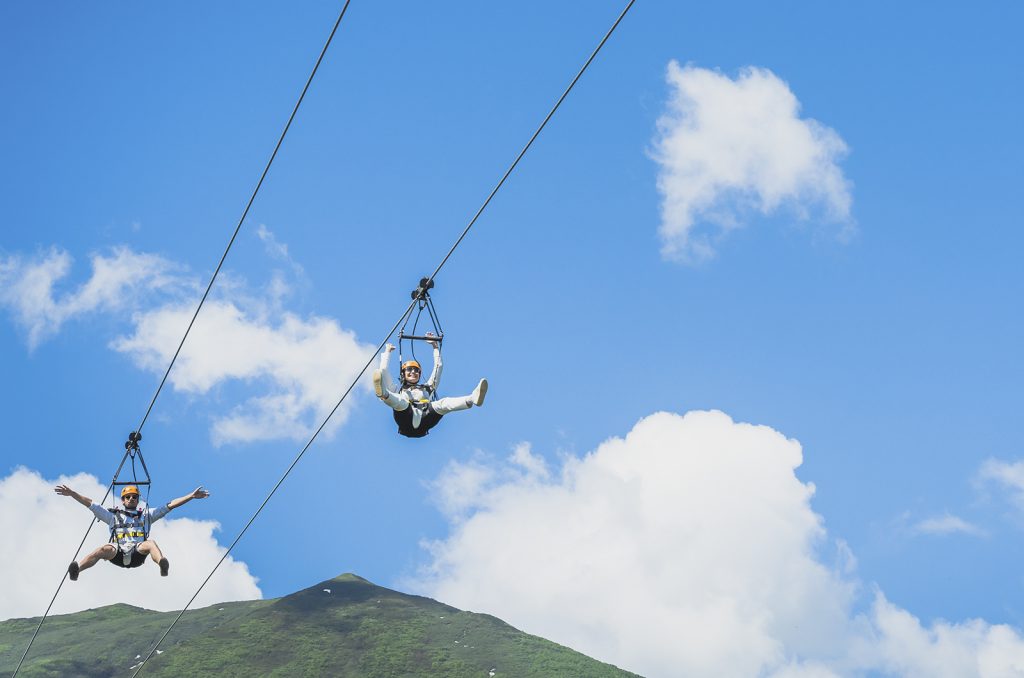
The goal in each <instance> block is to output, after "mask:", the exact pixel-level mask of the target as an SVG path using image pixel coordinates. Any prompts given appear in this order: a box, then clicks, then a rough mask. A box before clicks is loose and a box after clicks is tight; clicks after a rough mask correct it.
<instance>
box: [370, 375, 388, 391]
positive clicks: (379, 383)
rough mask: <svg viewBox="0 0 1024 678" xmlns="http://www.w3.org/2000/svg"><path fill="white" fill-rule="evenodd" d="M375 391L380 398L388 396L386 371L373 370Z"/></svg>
mask: <svg viewBox="0 0 1024 678" xmlns="http://www.w3.org/2000/svg"><path fill="white" fill-rule="evenodd" d="M373 392H374V393H376V394H377V397H378V398H387V397H388V394H387V392H386V391H385V390H384V373H383V372H381V371H380V370H374V371H373Z"/></svg>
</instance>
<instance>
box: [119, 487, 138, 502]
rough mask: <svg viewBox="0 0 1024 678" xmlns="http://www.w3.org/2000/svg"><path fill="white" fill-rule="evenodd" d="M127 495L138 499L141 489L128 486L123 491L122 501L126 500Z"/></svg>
mask: <svg viewBox="0 0 1024 678" xmlns="http://www.w3.org/2000/svg"><path fill="white" fill-rule="evenodd" d="M126 494H134V495H135V496H136V497H137V496H139V488H137V487H135V486H134V485H127V486H125V488H124V489H123V490H121V499H124V496H125V495H126Z"/></svg>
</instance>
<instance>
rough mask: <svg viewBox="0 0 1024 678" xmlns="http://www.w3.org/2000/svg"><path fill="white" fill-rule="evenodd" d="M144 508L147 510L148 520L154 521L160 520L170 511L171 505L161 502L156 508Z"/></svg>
mask: <svg viewBox="0 0 1024 678" xmlns="http://www.w3.org/2000/svg"><path fill="white" fill-rule="evenodd" d="M146 510H147V511H149V522H151V523H155V522H156V521H158V520H160V519H161V518H163V517H164V516H166V515H167V514H168V513H170V512H171V507H170V505H169V504H163V505H162V506H157V507H156V508H151V509H146Z"/></svg>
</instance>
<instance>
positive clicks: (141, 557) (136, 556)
mask: <svg viewBox="0 0 1024 678" xmlns="http://www.w3.org/2000/svg"><path fill="white" fill-rule="evenodd" d="M114 548H116V549H117V555H116V556H114V557H113V558H111V559H110V562H111V563H113V564H114V565H117V566H118V567H128V568H132V567H138V566H139V565H142V564H143V563H144V562H146V555H145V554H144V553H139V547H138V546H133V547H132V550H131V552H130V553H131V561H130V562H129V563H128V564H127V565H125V564H124V551H122V550H121V549H120V547H118V546H115V547H114Z"/></svg>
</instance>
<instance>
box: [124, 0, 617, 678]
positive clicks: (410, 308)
mask: <svg viewBox="0 0 1024 678" xmlns="http://www.w3.org/2000/svg"><path fill="white" fill-rule="evenodd" d="M634 2H636V0H629V2H628V4H627V5H626V7H625V9H623V10H622V12H621V13H620V14H619V17H618V18H617V19H616V20H615V23H613V24H612V27H611V28H609V29H608V32H607V33H606V34H605V36H604V38H602V39H601V42H600V43H598V45H597V47H595V48H594V51H593V52H592V53H591V54H590V58H588V59H587V61H586V62H585V63H584V64H583V66H582V68H580V70H579V72H578V73H577V74H576V77H575V78H573V79H572V82H570V83H569V86H568V87H566V89H565V91H564V92H563V93H562V96H560V97H559V98H558V101H557V102H556V103H555V105H554V107H552V109H551V111H550V112H549V113H548V114H547V116H546V117H545V118H544V121H543V122H541V124H540V126H539V127H538V128H537V131H536V132H534V133H533V136H532V137H530V140H529V141H528V142H527V143H526V146H524V147H523V150H522V151H520V152H519V155H518V156H516V159H515V160H514V161H513V162H512V165H511V166H510V167H509V168H508V170H507V171H506V172H505V174H504V176H502V177H501V180H500V181H499V182H498V184H497V185H496V186H495V187H494V190H493V191H491V193H490V195H488V196H487V199H486V200H485V201H484V203H483V205H482V206H481V207H480V209H479V210H477V212H476V214H475V215H474V216H473V218H472V220H471V221H470V222H469V225H468V226H466V228H465V230H463V231H462V234H461V235H460V236H459V238H458V240H456V241H455V244H454V245H453V246H452V248H451V249H450V250H449V251H448V254H446V255H445V257H444V259H442V260H441V263H440V264H439V265H438V267H437V268H436V269H435V270H434V273H433V274H431V276H430V278H429V279H430V280H433V278H434V277H435V276H437V274H438V273H439V272H440V271H441V269H442V268H443V267H444V265H445V263H447V261H448V259H449V258H450V257H451V256H452V254H453V253H454V252H455V250H456V248H458V246H459V244H460V243H461V242H462V240H463V239H464V238H465V237H466V234H467V233H469V230H470V229H471V228H472V227H473V224H475V223H476V221H477V219H478V218H479V217H480V215H481V214H482V213H483V211H484V209H485V208H486V207H487V205H488V204H489V203H490V202H491V199H492V198H493V197H494V195H495V194H496V193H497V192H498V189H500V188H501V186H502V184H504V183H505V180H506V179H508V177H509V175H510V174H511V173H512V170H514V169H515V167H516V165H518V164H519V161H520V160H521V159H522V157H523V156H524V155H525V154H526V151H527V150H528V149H529V148H530V146H531V145H532V144H533V142H534V140H535V139H536V138H537V137H538V136H539V135H540V133H541V131H542V130H543V129H544V127H545V126H546V125H547V124H548V121H549V120H550V119H551V117H552V116H553V115H554V114H555V111H557V110H558V107H559V106H560V105H561V104H562V102H563V101H564V100H565V98H566V96H568V94H569V92H570V91H571V90H572V88H573V87H574V86H575V85H576V83H577V81H579V79H580V77H581V76H582V75H583V72H584V71H586V70H587V67H588V66H590V63H591V62H592V61H593V60H594V58H595V57H596V56H597V54H598V52H600V51H601V48H602V47H604V44H605V42H607V41H608V38H610V37H611V35H612V33H613V32H614V31H615V29H616V28H617V27H618V25H619V22H621V21H622V19H623V17H625V16H626V13H627V12H629V9H630V7H632V6H633V3H634ZM416 303H417V300H416V299H413V301H412V303H410V304H409V306H408V307H407V308H406V309H405V312H404V313H402V317H401V318H399V319H398V321H397V322H396V323H395V324H394V325H393V326H392V327H391V330H390V331H389V332H388V334H387V335H386V336H385V337H384V339H383V340H381V342H380V343H379V344H378V345H377V349H376V350H375V351H374V353H373V355H372V356H371V357H370V359H369V360H367V361H366V363H365V364H364V365H363V368H362V369H361V370H359V374H357V375H356V377H355V379H353V380H352V383H351V384H349V387H348V388H347V389H346V390H345V392H344V394H342V396H341V398H340V399H339V400H338V402H337V403H335V405H334V407H333V408H332V409H331V411H330V412H329V413H328V414H327V416H326V417H325V418H324V420H323V421H322V422H321V423H320V426H318V427H317V429H316V431H315V432H314V433H313V435H312V436H311V437H310V439H309V441H308V442H307V443H306V444H305V445H304V446H303V447H302V449H301V450H300V451H299V453H298V454H297V455H296V457H295V459H293V460H292V462H291V464H289V465H288V468H287V469H285V471H284V473H283V474H282V475H281V477H280V478H279V479H278V480H277V482H276V483H275V484H274V487H273V488H272V489H271V490H270V493H269V494H267V496H266V498H265V499H264V500H263V502H262V503H261V504H260V505H259V508H257V509H256V512H255V513H253V514H252V516H251V517H250V518H249V520H248V522H246V524H245V526H244V527H243V528H242V529H241V531H240V532H239V533H238V535H237V536H236V537H235V539H234V541H232V542H231V545H230V546H229V547H228V549H227V551H225V552H224V555H223V556H221V558H220V560H218V561H217V564H216V565H214V567H213V569H212V570H211V571H210V574H208V575H207V576H206V579H204V580H203V583H202V584H200V585H199V588H198V589H196V592H195V593H194V594H193V595H192V597H191V598H190V599H189V601H188V603H186V604H185V606H184V607H183V608H182V609H181V611H180V612H179V613H178V616H177V617H175V618H174V621H172V622H171V625H170V626H168V627H167V630H166V631H164V632H163V635H161V636H160V638H159V639H158V640H157V641H156V643H155V644H154V645H153V647H152V648H151V649H150V651H149V653H148V654H147V655H146V657H145V658H144V659H143V660H142V662H141V663H140V664H139V665H138V667H137V668H136V669H135V672H134V673H133V674H132V675H131V678H135V676H137V675H139V672H140V671H142V668H143V667H144V666H145V665H146V662H148V661H149V660H150V658H152V656H153V654H154V653H155V652H156V651H157V649H158V648H159V647H160V644H161V643H162V642H163V641H164V639H165V638H167V635H168V634H169V633H170V632H171V629H173V628H174V626H175V625H176V624H177V623H178V620H180V619H181V618H182V616H183V615H184V614H185V612H186V610H188V608H189V606H191V605H192V603H193V602H195V599H196V598H197V597H198V596H199V594H200V593H201V592H202V590H203V589H204V588H205V587H206V584H207V583H208V582H209V581H210V579H211V578H212V577H213V575H214V574H215V573H216V572H217V569H218V568H220V566H221V563H223V562H224V561H225V560H226V559H227V557H228V556H229V555H230V554H231V551H232V550H233V549H234V548H235V545H236V544H238V542H239V541H241V539H242V537H243V536H244V535H245V533H246V531H248V529H249V527H250V526H251V525H252V524H253V523H254V522H255V521H256V518H257V517H259V515H260V513H261V512H262V511H263V509H264V507H265V506H266V505H267V504H268V503H269V502H270V499H271V498H272V497H273V496H274V494H275V493H276V492H277V490H278V488H280V487H281V485H282V484H283V483H284V481H285V479H287V478H288V475H289V474H290V473H291V472H292V469H294V468H295V466H296V465H297V464H298V463H299V461H300V460H301V459H302V457H303V455H305V454H306V450H308V449H309V448H310V446H311V445H312V444H313V442H314V441H315V440H316V438H317V436H319V435H320V432H321V431H323V429H324V427H326V426H327V422H329V421H330V420H331V417H333V416H334V413H335V412H337V411H338V408H340V407H341V405H342V403H343V402H345V399H346V398H347V397H348V395H349V394H350V393H351V392H352V389H354V388H355V387H356V384H358V383H359V380H360V379H362V377H363V374H365V372H366V370H367V368H369V366H370V365H371V364H373V361H374V360H375V359H376V358H377V354H379V353H380V351H381V349H383V348H384V345H385V344H386V343H387V342H388V340H389V339H390V338H391V335H393V334H394V333H395V330H397V329H398V327H399V326H400V325H401V324H402V322H403V321H404V320H405V319H406V318H407V317H408V316H409V314H411V313H412V311H413V309H414V308H415V306H416Z"/></svg>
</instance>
